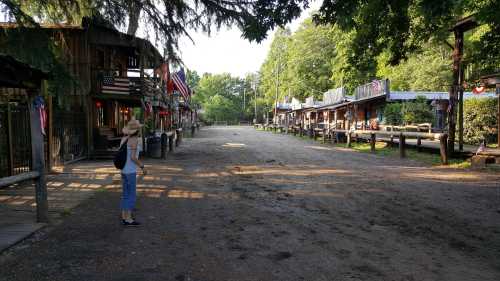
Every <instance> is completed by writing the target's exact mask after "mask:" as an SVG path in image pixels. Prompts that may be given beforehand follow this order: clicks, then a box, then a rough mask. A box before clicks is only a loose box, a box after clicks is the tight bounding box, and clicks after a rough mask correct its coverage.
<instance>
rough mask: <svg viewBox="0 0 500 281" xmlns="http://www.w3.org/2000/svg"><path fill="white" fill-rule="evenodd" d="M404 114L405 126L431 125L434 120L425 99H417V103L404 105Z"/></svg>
mask: <svg viewBox="0 0 500 281" xmlns="http://www.w3.org/2000/svg"><path fill="white" fill-rule="evenodd" d="M402 114H403V122H404V123H405V124H419V123H430V122H432V120H433V118H434V115H433V114H432V109H431V107H430V106H429V105H428V104H427V101H426V99H425V97H417V99H416V100H415V101H412V102H405V103H403V106H402Z"/></svg>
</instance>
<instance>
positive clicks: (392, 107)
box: [384, 103, 403, 125]
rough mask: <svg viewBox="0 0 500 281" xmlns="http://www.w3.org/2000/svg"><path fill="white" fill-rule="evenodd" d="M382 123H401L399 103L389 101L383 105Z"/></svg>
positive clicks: (401, 116)
mask: <svg viewBox="0 0 500 281" xmlns="http://www.w3.org/2000/svg"><path fill="white" fill-rule="evenodd" d="M384 123H385V124H387V125H401V124H402V123H403V115H402V114H401V104H400V103H389V104H387V105H386V106H385V108H384Z"/></svg>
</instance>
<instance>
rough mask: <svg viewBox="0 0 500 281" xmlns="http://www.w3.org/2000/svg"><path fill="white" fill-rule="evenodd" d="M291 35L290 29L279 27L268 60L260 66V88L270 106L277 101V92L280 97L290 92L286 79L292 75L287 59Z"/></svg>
mask: <svg viewBox="0 0 500 281" xmlns="http://www.w3.org/2000/svg"><path fill="white" fill-rule="evenodd" d="M291 35H292V32H291V30H290V29H278V30H277V31H276V32H275V34H274V38H273V42H271V47H270V49H269V53H268V55H267V57H266V60H265V61H264V63H263V64H262V66H261V67H260V74H261V76H260V84H259V90H260V92H261V93H262V94H263V97H264V99H265V101H266V104H267V105H269V106H272V105H273V104H274V103H275V101H276V94H277V93H278V95H279V96H278V99H280V98H282V97H283V96H285V95H286V94H285V93H287V92H288V87H287V85H288V82H287V81H286V80H287V79H289V77H290V75H288V74H287V71H288V68H287V61H288V50H289V45H290V44H291Z"/></svg>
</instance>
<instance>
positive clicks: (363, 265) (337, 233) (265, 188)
mask: <svg viewBox="0 0 500 281" xmlns="http://www.w3.org/2000/svg"><path fill="white" fill-rule="evenodd" d="M148 164H149V165H150V166H154V168H152V169H151V170H152V171H151V172H152V173H151V175H150V176H147V177H145V178H142V179H141V180H140V181H139V182H140V183H139V186H138V188H139V191H140V196H139V201H138V215H137V216H138V219H139V220H141V221H142V222H143V225H142V226H141V227H140V228H134V229H131V228H123V227H122V226H121V225H120V224H119V219H118V217H119V212H118V206H119V198H120V194H119V192H118V191H119V181H118V180H117V177H116V175H115V176H112V177H102V178H99V177H97V176H95V177H93V179H94V180H93V182H94V183H97V184H99V186H101V188H100V189H99V190H100V191H99V192H96V193H95V195H94V196H93V197H92V198H91V199H89V200H87V201H85V202H84V203H82V204H81V205H80V206H79V207H77V209H75V210H74V211H73V212H72V213H71V215H69V216H68V217H67V219H66V220H65V221H64V222H63V223H61V224H59V225H57V226H54V227H52V228H48V229H47V230H45V231H44V232H42V233H39V234H38V235H37V236H36V237H37V238H36V239H33V240H36V241H35V242H33V241H26V242H24V243H23V244H21V245H19V246H17V247H16V248H14V249H13V250H12V251H10V252H7V253H5V254H4V255H2V257H1V258H0V272H1V275H0V279H1V280H120V281H123V280H177V281H180V280H186V281H187V280H200V281H202V280H207V281H208V280H234V281H239V280H255V281H257V280H279V281H281V280H283V281H285V280H286V281H288V280H308V281H309V280H311V281H312V280H318V281H319V280H335V281H337V280H339V281H341V280H408V281H410V280H416V281H421V280H453V281H459V280H467V281H470V280H482V281H486V280H497V281H498V280H500V213H499V212H498V211H497V210H498V208H499V207H500V201H499V199H498V194H497V187H498V186H499V185H500V181H499V180H500V177H499V175H493V174H484V173H478V172H472V171H468V170H454V169H450V168H440V167H430V166H423V165H422V164H421V163H417V162H413V161H410V160H400V159H397V158H388V157H381V156H376V155H371V154H363V153H357V152H353V151H350V150H346V149H341V148H333V147H331V146H323V145H319V144H317V143H315V142H312V141H305V140H302V139H298V138H295V137H292V136H285V135H278V134H272V133H269V132H260V131H255V130H253V129H251V128H244V127H215V128H207V129H203V130H202V131H200V133H199V135H198V136H197V137H196V138H194V139H186V141H185V142H184V143H183V145H182V146H181V147H180V148H179V150H177V151H176V152H175V154H174V155H171V156H170V158H169V160H167V161H160V160H150V161H149V162H148ZM81 165H82V167H80V168H79V169H78V171H79V172H81V173H82V174H85V173H88V174H91V175H92V174H93V173H95V172H96V171H97V172H99V169H96V167H95V166H96V164H95V163H87V164H85V163H83V164H81ZM106 165H107V166H106ZM97 166H99V167H101V168H102V169H108V168H109V163H100V164H97ZM85 169H87V170H85ZM74 181H75V182H78V181H79V179H78V178H77V177H75V178H74Z"/></svg>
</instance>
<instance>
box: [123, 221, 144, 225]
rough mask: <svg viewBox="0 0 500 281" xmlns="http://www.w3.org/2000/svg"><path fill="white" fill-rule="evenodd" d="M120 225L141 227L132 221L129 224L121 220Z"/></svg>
mask: <svg viewBox="0 0 500 281" xmlns="http://www.w3.org/2000/svg"><path fill="white" fill-rule="evenodd" d="M122 224H123V225H124V226H139V225H141V223H139V222H137V221H135V220H133V221H131V222H129V221H126V220H122Z"/></svg>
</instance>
